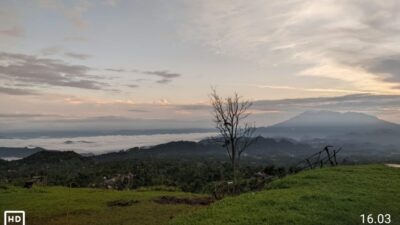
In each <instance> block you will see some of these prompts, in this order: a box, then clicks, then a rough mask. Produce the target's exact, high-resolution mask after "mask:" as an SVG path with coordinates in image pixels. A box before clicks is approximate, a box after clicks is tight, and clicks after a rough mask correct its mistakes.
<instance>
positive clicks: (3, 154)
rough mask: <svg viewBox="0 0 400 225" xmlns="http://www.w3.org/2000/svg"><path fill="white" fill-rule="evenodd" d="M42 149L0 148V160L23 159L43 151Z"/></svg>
mask: <svg viewBox="0 0 400 225" xmlns="http://www.w3.org/2000/svg"><path fill="white" fill-rule="evenodd" d="M43 150H45V149H43V148H27V147H25V148H8V147H0V158H25V157H27V156H30V155H32V154H34V153H37V152H40V151H43Z"/></svg>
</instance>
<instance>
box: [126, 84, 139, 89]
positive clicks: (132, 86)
mask: <svg viewBox="0 0 400 225" xmlns="http://www.w3.org/2000/svg"><path fill="white" fill-rule="evenodd" d="M126 86H127V87H130V88H138V87H139V85H137V84H128V85H126Z"/></svg>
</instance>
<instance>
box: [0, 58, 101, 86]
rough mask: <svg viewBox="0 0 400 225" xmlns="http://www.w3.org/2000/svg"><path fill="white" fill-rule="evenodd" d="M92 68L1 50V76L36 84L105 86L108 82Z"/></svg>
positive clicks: (19, 81) (9, 79)
mask: <svg viewBox="0 0 400 225" xmlns="http://www.w3.org/2000/svg"><path fill="white" fill-rule="evenodd" d="M89 71H90V68H89V67H87V66H83V65H72V64H68V63H66V62H64V61H61V60H55V59H48V58H38V57H36V56H33V55H26V54H15V53H6V52H0V78H1V79H2V80H3V81H4V80H8V81H10V82H17V83H22V84H32V85H36V86H42V85H47V86H62V87H74V88H81V89H92V90H99V89H102V88H103V87H104V86H105V85H106V84H105V83H102V82H99V81H96V80H95V79H94V78H95V76H92V75H89V74H88V72H89Z"/></svg>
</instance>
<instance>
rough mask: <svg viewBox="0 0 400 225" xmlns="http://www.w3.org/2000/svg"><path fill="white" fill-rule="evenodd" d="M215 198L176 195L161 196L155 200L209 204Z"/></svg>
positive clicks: (161, 202)
mask: <svg viewBox="0 0 400 225" xmlns="http://www.w3.org/2000/svg"><path fill="white" fill-rule="evenodd" d="M214 201H215V200H214V199H213V198H211V197H197V198H177V197H174V196H161V197H160V198H158V199H156V200H154V202H156V203H159V204H187V205H209V204H211V203H213V202H214Z"/></svg>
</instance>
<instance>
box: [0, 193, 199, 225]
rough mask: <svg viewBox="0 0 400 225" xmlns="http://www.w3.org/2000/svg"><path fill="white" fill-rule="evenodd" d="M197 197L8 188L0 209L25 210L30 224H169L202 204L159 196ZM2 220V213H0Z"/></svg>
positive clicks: (176, 194) (183, 194)
mask: <svg viewBox="0 0 400 225" xmlns="http://www.w3.org/2000/svg"><path fill="white" fill-rule="evenodd" d="M170 195H173V196H177V197H189V198H192V197H197V196H199V195H193V194H188V193H182V192H165V191H164V192H163V191H112V190H100V189H89V188H73V189H68V188H64V187H45V188H43V187H34V188H32V189H29V190H27V189H22V188H15V187H8V189H7V190H4V189H1V190H0V210H1V213H2V212H3V210H25V211H26V217H27V218H26V219H27V225H50V224H51V225H61V224H65V225H78V224H79V225H91V224H93V225H97V224H98V225H100V224H101V225H119V224H141V225H147V224H157V225H161V224H166V223H167V222H168V221H170V220H171V219H172V218H173V217H175V216H176V215H177V214H185V213H188V212H190V211H193V210H196V209H198V208H199V206H191V205H183V204H169V205H167V204H158V203H155V202H154V201H153V200H154V199H157V198H159V197H160V196H170ZM120 199H123V200H137V201H139V202H138V203H135V204H133V205H131V206H127V207H120V206H114V207H109V206H107V202H110V201H114V200H120ZM0 221H1V223H2V221H3V213H2V214H1V220H0Z"/></svg>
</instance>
